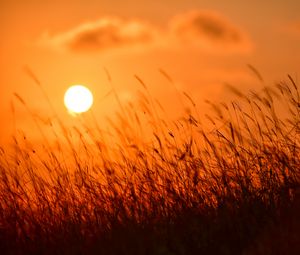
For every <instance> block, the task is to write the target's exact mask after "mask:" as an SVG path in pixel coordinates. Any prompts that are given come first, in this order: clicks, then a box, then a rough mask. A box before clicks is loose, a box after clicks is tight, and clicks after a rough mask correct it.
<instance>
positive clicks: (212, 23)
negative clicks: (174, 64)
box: [171, 11, 251, 52]
mask: <svg viewBox="0 0 300 255" xmlns="http://www.w3.org/2000/svg"><path fill="white" fill-rule="evenodd" d="M171 30H172V31H173V34H174V35H175V36H176V37H178V38H179V39H180V40H182V41H184V42H185V43H189V44H192V45H194V46H199V47H202V48H205V49H212V50H229V51H231V52H232V51H236V52H241V51H243V52H245V51H249V50H250V49H251V42H250V40H249V38H248V37H247V36H246V34H245V33H244V32H243V31H242V30H241V29H240V28H238V27H237V26H236V25H234V24H233V23H231V22H230V21H228V20H227V19H225V18H224V17H223V16H222V15H220V14H218V13H216V12H212V11H193V12H189V13H186V14H183V15H180V16H177V17H176V18H174V19H173V21H172V22H171Z"/></svg>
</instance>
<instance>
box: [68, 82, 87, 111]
mask: <svg viewBox="0 0 300 255" xmlns="http://www.w3.org/2000/svg"><path fill="white" fill-rule="evenodd" d="M64 103H65V106H66V108H67V109H68V110H69V112H70V113H72V114H74V113H75V114H80V113H83V112H86V111H88V110H89V109H90V108H91V106H92V104H93V94H92V92H91V91H90V90H89V89H88V88H87V87H85V86H83V85H73V86H71V87H69V88H68V89H67V91H66V93H65V96H64Z"/></svg>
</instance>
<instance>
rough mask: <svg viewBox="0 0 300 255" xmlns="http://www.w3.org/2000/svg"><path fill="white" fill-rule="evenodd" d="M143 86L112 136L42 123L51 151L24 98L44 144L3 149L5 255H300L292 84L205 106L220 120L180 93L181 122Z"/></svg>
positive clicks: (296, 102) (1, 241)
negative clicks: (202, 113)
mask: <svg viewBox="0 0 300 255" xmlns="http://www.w3.org/2000/svg"><path fill="white" fill-rule="evenodd" d="M30 74H31V76H32V75H33V74H32V73H30ZM163 74H164V75H165V76H166V77H167V78H168V80H169V81H170V82H172V80H171V79H170V78H169V76H167V74H165V73H164V72H163ZM34 77H35V76H34ZM136 79H137V80H138V81H139V82H140V83H141V85H142V87H143V91H141V92H140V100H139V102H137V104H136V105H133V104H128V105H121V103H120V101H118V103H119V104H120V106H121V107H122V108H121V113H120V114H118V113H117V114H116V119H115V120H114V121H110V122H111V128H110V130H109V133H107V132H105V131H104V130H102V129H101V128H99V126H100V125H99V124H97V123H96V121H94V123H93V125H86V124H85V123H83V124H82V126H80V127H75V128H73V129H71V128H67V127H66V126H65V125H64V124H63V122H62V121H61V120H60V119H59V118H58V117H57V116H56V117H54V118H53V119H51V120H49V121H48V122H47V123H48V124H47V123H46V125H50V126H51V127H50V129H51V132H52V134H51V135H52V136H54V137H56V141H55V143H54V145H53V144H52V142H51V139H50V134H48V133H45V130H44V129H43V125H42V124H41V123H40V121H39V120H38V119H37V118H36V116H35V115H34V114H33V113H31V112H30V110H29V108H28V107H27V105H26V102H25V101H24V100H23V99H22V98H21V97H20V96H19V95H17V94H16V98H17V99H18V100H19V101H20V103H22V104H23V105H24V106H25V107H27V109H28V110H29V114H31V115H32V117H33V119H34V120H35V121H36V124H37V126H38V127H39V129H40V130H39V132H40V133H41V134H42V135H43V137H44V138H43V139H44V140H43V143H44V146H43V147H42V149H40V150H37V149H36V148H35V146H34V145H32V144H31V142H30V141H28V140H27V139H26V137H25V136H24V137H23V136H21V135H17V136H16V137H15V140H14V150H13V151H10V152H7V151H5V150H4V149H2V150H1V159H0V160H1V161H0V162H1V165H0V249H1V250H0V251H1V254H296V253H297V252H299V251H300V245H299V242H300V228H299V227H300V223H299V217H298V215H299V213H300V208H299V207H300V206H299V203H300V202H299V200H300V194H299V190H300V185H299V177H300V176H299V175H300V158H299V155H300V147H299V145H300V143H299V131H300V126H299V121H300V118H299V117H300V97H299V92H298V86H297V84H296V83H295V82H294V81H293V79H292V78H291V77H290V76H289V80H288V81H287V82H282V83H279V84H277V86H274V87H268V88H265V89H263V90H262V91H260V92H253V91H252V92H250V93H249V94H248V95H245V94H243V93H242V92H241V91H238V90H236V89H235V88H233V87H231V90H232V91H233V93H235V94H236V96H237V99H236V100H235V101H233V102H229V103H220V104H212V103H209V102H208V103H209V104H210V105H211V106H212V109H213V111H214V113H212V114H208V115H206V119H201V118H200V117H199V113H198V110H199V109H197V106H196V103H195V102H194V101H193V99H192V98H191V97H190V96H189V95H188V94H186V93H184V94H182V95H179V97H180V100H181V103H182V104H183V107H185V108H186V111H185V114H183V116H182V117H181V118H180V119H178V120H176V121H171V120H167V118H165V116H166V115H165V114H166V113H164V111H163V108H162V107H161V106H160V104H159V103H158V102H156V101H155V100H154V99H153V98H152V97H151V96H150V93H149V91H148V88H147V86H146V84H145V83H144V82H143V81H142V79H140V78H139V77H137V76H136ZM35 80H36V81H38V80H37V79H36V78H35ZM38 85H39V86H40V83H39V82H38ZM178 93H179V92H178ZM114 94H115V96H116V98H117V99H118V96H117V93H115V91H114ZM282 108H283V109H286V110H287V111H286V112H285V113H280V114H279V113H278V111H277V110H278V109H279V110H281V109H282ZM203 122H209V124H205V125H204V124H201V123H203ZM207 126H209V128H206V127H207ZM145 127H146V128H145Z"/></svg>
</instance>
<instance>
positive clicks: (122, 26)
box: [42, 18, 154, 51]
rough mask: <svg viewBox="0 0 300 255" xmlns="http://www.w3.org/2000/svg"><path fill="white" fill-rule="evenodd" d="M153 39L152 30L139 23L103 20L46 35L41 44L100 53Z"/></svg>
mask: <svg viewBox="0 0 300 255" xmlns="http://www.w3.org/2000/svg"><path fill="white" fill-rule="evenodd" d="M153 39H154V31H153V29H152V28H151V27H150V26H148V25H146V24H144V23H142V22H140V21H124V20H121V19H117V18H103V19H101V20H98V21H97V22H94V23H89V24H84V25H82V26H79V27H77V28H75V29H73V30H71V31H67V32H65V33H62V34H58V35H54V36H49V35H47V34H46V35H44V36H43V38H42V43H43V44H47V45H50V46H54V47H59V48H62V49H67V50H71V51H101V50H107V49H112V48H114V49H116V48H123V47H128V46H134V45H140V44H145V43H149V42H151V41H152V40H153Z"/></svg>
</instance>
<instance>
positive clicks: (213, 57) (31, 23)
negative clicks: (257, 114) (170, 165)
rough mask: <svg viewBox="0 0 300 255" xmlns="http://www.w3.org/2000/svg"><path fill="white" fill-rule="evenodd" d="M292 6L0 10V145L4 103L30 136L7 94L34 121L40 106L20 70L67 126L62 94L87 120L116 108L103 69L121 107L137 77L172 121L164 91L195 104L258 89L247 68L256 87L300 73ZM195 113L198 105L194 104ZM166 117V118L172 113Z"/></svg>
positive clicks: (76, 5) (13, 2) (177, 4)
mask: <svg viewBox="0 0 300 255" xmlns="http://www.w3.org/2000/svg"><path fill="white" fill-rule="evenodd" d="M299 10H300V2H299V1H294V0H287V1H279V0H274V1H264V2H262V1H258V0H253V1H251V2H248V3H245V2H243V3H242V2H241V1H237V0H232V1H222V0H210V1H208V0H207V1H206V0H203V1H201V0H197V1H196V0H186V1H179V0H165V1H158V0H152V1H150V0H147V1H137V0H127V1H125V0H124V1H120V0H110V1H96V0H94V1H88V0H87V1H83V0H81V1H80V0H72V1H71V0H62V1H55V0H44V1H38V0H27V1H23V0H1V2H0V32H1V40H0V56H1V58H0V74H1V75H0V84H1V86H0V107H1V108H0V117H1V123H2V126H1V129H0V130H1V133H0V144H4V143H6V142H7V141H8V140H9V138H10V135H11V134H13V130H14V128H13V121H12V120H13V118H12V111H11V106H10V102H11V101H12V100H13V104H14V106H15V111H16V123H17V127H18V129H22V130H25V131H26V130H32V118H31V117H30V116H29V115H28V113H27V112H26V109H25V108H24V107H22V106H21V105H20V104H19V102H17V100H16V98H14V97H13V93H14V92H17V93H18V94H19V95H20V96H22V98H24V100H25V101H26V102H27V105H28V107H30V109H31V110H32V111H33V112H34V113H37V114H39V115H41V116H47V114H49V106H48V105H47V102H46V100H45V98H44V97H43V96H42V93H41V90H40V89H39V88H38V86H36V85H35V84H34V83H33V81H32V80H31V79H30V78H29V77H28V75H26V74H25V72H24V66H29V67H30V68H31V69H32V70H33V71H34V73H35V74H36V75H37V76H38V78H39V79H40V81H41V82H42V85H43V88H44V89H45V91H46V93H47V95H48V97H49V98H50V100H51V102H52V104H53V106H54V108H55V109H56V111H57V112H58V113H59V115H60V116H61V117H62V118H63V119H64V120H65V121H66V122H68V121H70V122H74V121H75V120H74V118H73V117H72V116H70V115H68V113H67V111H66V110H65V108H64V106H63V95H64V92H65V90H66V89H67V88H68V86H70V85H72V84H84V85H87V86H88V87H89V88H90V89H91V90H92V91H93V93H94V96H95V104H94V106H93V111H94V113H95V115H96V116H97V118H99V119H100V120H102V119H104V116H107V115H108V116H109V115H111V114H112V113H113V112H114V111H115V109H116V108H117V104H116V102H115V101H114V99H113V98H111V97H108V98H105V99H102V98H103V96H104V95H105V94H106V93H107V92H108V91H110V89H111V87H110V85H109V83H108V81H107V77H106V74H105V72H104V71H103V67H105V68H107V70H109V72H110V74H111V76H112V79H113V84H114V86H115V88H116V90H117V91H118V93H119V95H120V98H121V100H123V101H124V102H126V101H128V100H133V101H134V100H135V98H136V92H137V90H138V89H140V88H141V87H140V85H139V84H138V82H137V81H136V80H135V79H134V74H137V75H138V76H139V77H141V78H142V79H143V80H144V81H145V83H146V84H147V85H148V87H149V89H150V91H151V93H152V94H153V95H154V96H156V97H158V98H159V99H160V100H161V101H162V102H163V103H164V104H165V106H166V108H167V109H168V110H170V111H173V112H174V111H175V110H176V111H177V109H178V102H177V101H176V93H175V92H174V88H172V87H171V86H170V84H169V83H168V82H167V81H166V79H165V78H164V77H163V76H162V75H161V74H160V73H159V72H158V69H159V68H163V69H164V70H166V71H167V72H168V73H169V74H170V76H171V77H172V79H173V80H174V81H175V83H176V86H177V87H178V88H179V89H180V90H184V91H186V92H188V93H189V94H190V95H192V96H193V98H194V99H195V100H196V101H199V102H202V101H203V100H204V99H206V98H212V99H213V100H223V99H224V98H226V95H227V93H226V90H225V88H224V85H223V84H224V83H225V82H227V83H231V84H233V85H235V86H237V87H238V88H240V89H248V88H252V87H256V88H259V86H262V84H260V83H259V82H258V81H257V79H256V78H255V77H254V76H253V74H252V73H251V71H250V70H249V69H247V64H251V65H253V66H255V67H256V68H257V69H258V70H259V71H260V72H261V74H262V75H263V77H264V80H265V83H266V85H269V84H272V83H273V82H275V81H279V80H282V79H284V78H285V76H286V74H287V73H289V74H291V75H292V76H293V77H294V78H295V79H296V80H297V79H298V77H299V71H300V17H299ZM199 106H201V103H199ZM174 109H175V110H174Z"/></svg>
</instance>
